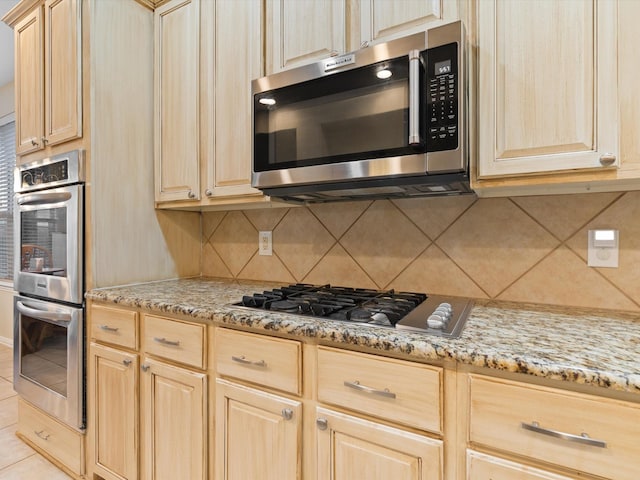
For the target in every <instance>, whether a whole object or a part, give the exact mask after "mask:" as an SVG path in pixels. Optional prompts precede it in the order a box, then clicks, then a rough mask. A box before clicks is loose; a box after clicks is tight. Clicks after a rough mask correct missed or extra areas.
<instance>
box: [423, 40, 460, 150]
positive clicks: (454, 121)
mask: <svg viewBox="0 0 640 480" xmlns="http://www.w3.org/2000/svg"><path fill="white" fill-rule="evenodd" d="M424 60H425V65H426V67H427V69H426V70H427V85H426V88H427V151H429V152H439V151H442V150H455V149H456V148H458V138H459V118H458V117H459V115H458V103H459V102H458V95H459V91H460V88H459V69H458V44H457V43H449V44H447V45H442V46H440V47H435V48H430V49H429V50H427V51H426V56H425V58H424Z"/></svg>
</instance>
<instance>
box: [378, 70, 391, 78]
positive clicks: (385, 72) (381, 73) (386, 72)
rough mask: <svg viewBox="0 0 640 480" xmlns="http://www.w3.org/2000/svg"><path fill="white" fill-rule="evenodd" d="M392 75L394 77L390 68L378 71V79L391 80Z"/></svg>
mask: <svg viewBox="0 0 640 480" xmlns="http://www.w3.org/2000/svg"><path fill="white" fill-rule="evenodd" d="M391 75H393V73H391V70H389V69H388V68H383V69H382V70H378V71H377V72H376V77H378V78H379V79H381V80H385V79H387V78H389V77H390V76H391Z"/></svg>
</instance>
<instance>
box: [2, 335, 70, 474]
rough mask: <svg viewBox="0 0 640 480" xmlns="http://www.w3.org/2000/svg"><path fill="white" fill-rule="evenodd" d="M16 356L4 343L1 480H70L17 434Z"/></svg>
mask: <svg viewBox="0 0 640 480" xmlns="http://www.w3.org/2000/svg"><path fill="white" fill-rule="evenodd" d="M12 355H13V353H12V350H11V349H10V348H8V347H6V346H4V345H0V480H43V479H46V480H67V479H70V478H71V477H69V476H67V475H65V474H64V473H63V472H62V471H60V470H58V469H57V468H56V467H55V466H54V465H52V464H51V463H50V462H49V461H47V460H46V459H45V458H43V457H42V456H40V455H38V454H37V453H36V452H35V451H34V450H33V449H32V448H30V447H29V446H27V445H26V444H24V443H22V441H20V440H19V439H18V437H16V435H15V431H16V423H17V422H18V396H17V394H16V392H14V391H13V384H12V375H13V371H12V362H13V358H12Z"/></svg>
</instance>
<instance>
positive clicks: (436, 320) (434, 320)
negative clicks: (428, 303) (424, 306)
mask: <svg viewBox="0 0 640 480" xmlns="http://www.w3.org/2000/svg"><path fill="white" fill-rule="evenodd" d="M444 325H445V323H444V319H443V318H442V317H441V316H440V315H436V314H435V313H434V314H432V315H430V316H429V318H427V326H428V327H429V328H436V329H441V328H444Z"/></svg>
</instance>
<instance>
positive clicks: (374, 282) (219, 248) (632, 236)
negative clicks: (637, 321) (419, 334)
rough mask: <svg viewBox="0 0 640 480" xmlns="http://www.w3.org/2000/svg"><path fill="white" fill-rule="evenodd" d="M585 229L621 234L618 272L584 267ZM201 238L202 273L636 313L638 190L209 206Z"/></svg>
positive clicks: (639, 297)
mask: <svg viewBox="0 0 640 480" xmlns="http://www.w3.org/2000/svg"><path fill="white" fill-rule="evenodd" d="M592 228H617V229H619V230H620V267H619V268H617V269H607V268H590V267H587V266H586V245H587V230H588V229H592ZM260 230H273V256H271V257H269V256H259V255H258V254H257V250H258V242H257V239H258V231H260ZM203 244H204V250H203V274H204V275H207V276H219V277H226V278H237V279H254V280H273V281H277V282H283V283H289V282H307V283H314V284H318V283H332V284H336V285H348V286H358V287H368V288H376V289H388V288H395V289H399V290H411V291H419V292H428V293H432V294H449V295H461V296H468V297H474V298H492V299H500V300H511V301H518V302H534V303H543V304H552V305H567V306H584V307H597V308H607V309H622V310H631V311H640V277H638V275H637V272H638V271H640V192H629V193H598V194H595V193H593V194H582V195H557V196H540V197H514V198H497V199H477V198H476V197H475V196H460V197H444V198H430V199H412V200H394V201H388V200H382V201H375V202H353V203H344V204H325V205H317V206H311V207H308V208H288V209H269V210H251V211H241V212H207V213H204V214H203Z"/></svg>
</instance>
